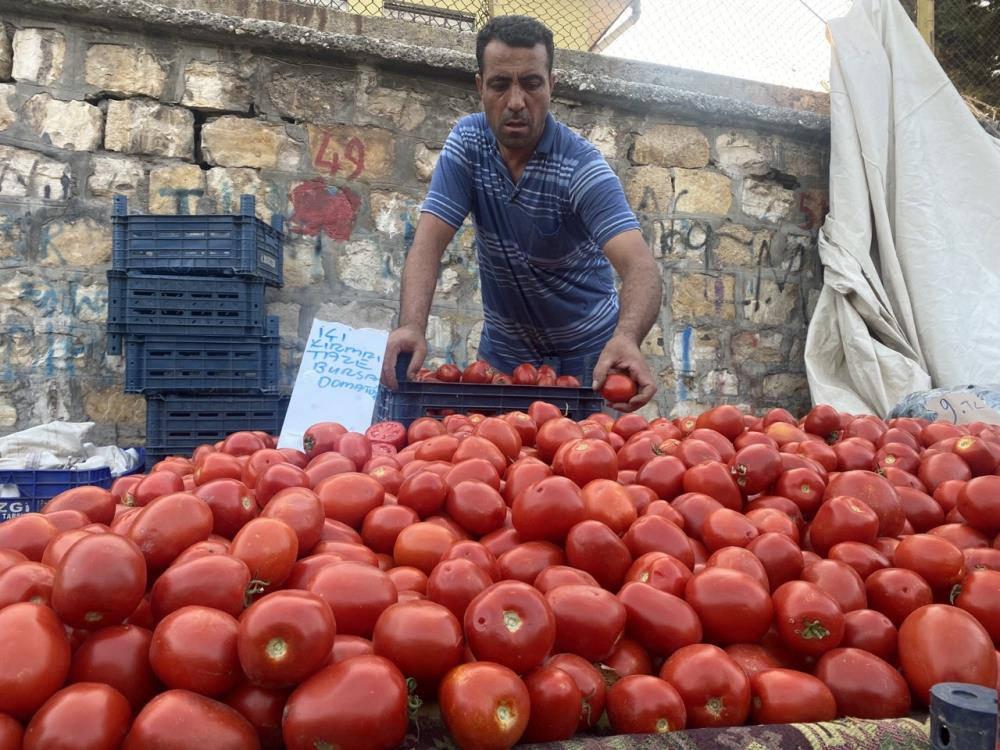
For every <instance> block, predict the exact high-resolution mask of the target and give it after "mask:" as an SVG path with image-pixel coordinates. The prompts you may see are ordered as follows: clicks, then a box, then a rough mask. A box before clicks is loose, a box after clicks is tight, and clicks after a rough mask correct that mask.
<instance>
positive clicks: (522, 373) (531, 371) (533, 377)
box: [511, 362, 538, 385]
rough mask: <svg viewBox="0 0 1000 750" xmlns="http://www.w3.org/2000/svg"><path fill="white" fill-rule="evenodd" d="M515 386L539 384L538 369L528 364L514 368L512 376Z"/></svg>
mask: <svg viewBox="0 0 1000 750" xmlns="http://www.w3.org/2000/svg"><path fill="white" fill-rule="evenodd" d="M511 379H512V380H513V382H514V384H515V385H535V384H536V383H537V382H538V368H536V367H535V366H534V365H532V364H529V363H527V362H525V363H523V364H520V365H518V366H517V367H515V368H514V372H513V374H512V376H511Z"/></svg>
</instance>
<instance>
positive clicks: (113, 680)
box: [69, 625, 159, 710]
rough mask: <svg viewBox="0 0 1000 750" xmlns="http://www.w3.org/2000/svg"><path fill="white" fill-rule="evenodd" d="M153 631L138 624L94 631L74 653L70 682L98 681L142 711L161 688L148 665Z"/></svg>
mask: <svg viewBox="0 0 1000 750" xmlns="http://www.w3.org/2000/svg"><path fill="white" fill-rule="evenodd" d="M152 640H153V634H152V633H151V632H150V631H148V630H146V629H145V628H140V627H137V626H135V625H115V626H112V627H109V628H104V629H102V630H99V631H97V632H96V633H93V634H92V635H91V636H90V637H89V638H87V640H86V641H84V642H83V643H82V644H81V645H80V647H79V648H78V649H77V650H76V651H75V652H74V653H73V662H72V666H71V668H70V672H69V682H71V683H73V682H99V683H104V684H106V685H110V686H111V687H113V688H115V689H116V690H117V691H119V692H120V693H121V694H122V695H124V696H125V698H127V699H128V701H129V703H131V704H132V708H133V709H135V710H139V709H140V708H142V707H143V706H144V705H146V703H147V702H148V701H149V699H150V698H152V697H153V695H154V694H155V693H156V691H157V689H158V688H159V683H158V681H157V679H156V675H155V674H154V673H153V668H152V667H151V666H150V664H149V646H150V643H152Z"/></svg>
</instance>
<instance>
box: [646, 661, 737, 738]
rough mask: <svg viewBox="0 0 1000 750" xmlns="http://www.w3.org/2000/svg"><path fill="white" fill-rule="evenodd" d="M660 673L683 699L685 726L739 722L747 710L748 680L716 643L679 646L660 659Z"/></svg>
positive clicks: (726, 725)
mask: <svg viewBox="0 0 1000 750" xmlns="http://www.w3.org/2000/svg"><path fill="white" fill-rule="evenodd" d="M660 677H661V678H663V679H664V680H666V681H667V682H669V683H670V684H671V685H673V687H674V688H675V689H676V690H677V692H678V693H679V694H680V696H681V698H682V699H683V701H684V707H685V709H686V710H687V726H688V727H728V726H738V725H740V724H742V723H743V722H744V721H746V719H747V716H749V714H750V680H749V679H748V678H747V676H746V673H745V672H744V671H743V670H742V669H741V668H740V667H739V665H738V664H737V663H736V662H735V661H733V660H732V658H731V657H730V656H729V655H728V654H727V653H726V652H725V651H723V650H722V649H721V648H719V647H718V646H711V645H709V644H705V643H696V644H692V645H690V646H685V647H684V648H681V649H679V650H678V651H676V652H674V653H673V654H671V656H670V657H669V658H668V659H667V660H666V661H665V662H664V663H663V667H662V668H661V669H660Z"/></svg>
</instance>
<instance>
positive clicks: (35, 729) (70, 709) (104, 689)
mask: <svg viewBox="0 0 1000 750" xmlns="http://www.w3.org/2000/svg"><path fill="white" fill-rule="evenodd" d="M131 719H132V706H130V705H129V702H128V701H127V700H126V699H125V696H123V695H122V694H121V693H119V692H118V691H117V690H115V689H114V688H113V687H110V686H108V685H101V684H99V683H96V682H82V683H79V684H76V685H70V686H69V687H65V688H63V689H62V690H60V691H59V692H58V693H56V694H55V695H53V696H52V697H51V698H49V699H48V700H47V701H46V702H45V704H44V705H43V706H42V707H41V708H40V709H38V712H37V713H36V714H35V715H34V716H32V717H31V721H30V722H29V723H28V726H27V729H25V732H24V750H49V748H57V747H67V748H68V747H74V748H105V747H118V746H119V745H120V744H121V742H122V740H123V739H125V734H126V733H127V732H128V729H129V724H130V722H131Z"/></svg>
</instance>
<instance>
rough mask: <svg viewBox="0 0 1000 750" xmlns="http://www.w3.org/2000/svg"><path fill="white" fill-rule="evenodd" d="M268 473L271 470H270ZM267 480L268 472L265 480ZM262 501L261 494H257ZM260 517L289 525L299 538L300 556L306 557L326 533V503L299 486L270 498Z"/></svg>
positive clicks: (284, 490) (289, 488)
mask: <svg viewBox="0 0 1000 750" xmlns="http://www.w3.org/2000/svg"><path fill="white" fill-rule="evenodd" d="M267 471H270V469H268V470H267ZM266 477H267V472H265V474H264V478H266ZM257 499H258V500H260V499H261V496H260V494H258V495H257ZM260 516H261V518H275V519H277V520H279V521H284V522H285V523H287V524H288V525H289V526H290V527H291V529H292V530H293V531H294V532H295V536H296V538H297V539H298V555H299V556H300V557H303V556H305V555H307V554H308V553H309V550H311V549H312V548H313V547H315V546H316V544H317V542H319V541H320V538H321V537H322V533H323V522H324V520H325V516H324V513H323V504H322V503H321V502H320V499H319V497H318V496H317V495H316V493H314V492H313V491H312V490H310V489H308V488H306V487H301V486H296V487H288V488H286V489H282V490H280V491H279V492H277V493H276V494H275V495H273V496H272V497H271V499H270V500H269V501H268V502H267V505H266V506H264V509H263V510H262V511H261V512H260Z"/></svg>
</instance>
